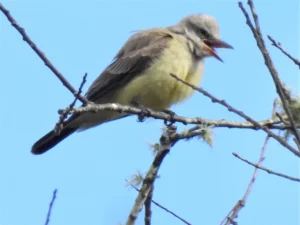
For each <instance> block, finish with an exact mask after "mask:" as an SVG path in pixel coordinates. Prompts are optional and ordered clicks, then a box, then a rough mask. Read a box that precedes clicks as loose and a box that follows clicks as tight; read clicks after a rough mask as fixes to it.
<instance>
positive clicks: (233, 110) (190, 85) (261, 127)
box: [171, 74, 300, 157]
mask: <svg viewBox="0 0 300 225" xmlns="http://www.w3.org/2000/svg"><path fill="white" fill-rule="evenodd" d="M171 76H172V77H174V78H175V79H176V80H178V81H180V82H182V83H184V84H186V85H187V86H189V87H191V88H192V89H194V90H196V91H198V92H200V93H202V94H203V95H205V96H206V97H209V98H210V99H211V100H212V102H214V103H215V102H217V103H219V104H220V105H222V106H224V107H226V108H227V109H228V111H230V112H234V113H235V114H237V115H239V116H241V117H242V118H244V119H245V120H247V121H248V122H250V123H252V124H253V125H254V126H255V127H259V128H260V129H262V130H263V131H265V132H266V133H267V134H268V135H269V136H271V137H272V138H274V139H275V140H277V141H278V142H279V143H280V144H281V145H282V146H284V147H285V148H287V149H288V150H289V151H290V152H292V153H294V154H295V155H296V156H298V157H300V152H299V151H297V150H296V149H295V148H293V147H292V146H291V145H289V144H288V143H287V142H286V141H285V140H284V139H283V138H282V137H280V136H278V135H276V134H274V133H273V132H272V131H271V130H270V129H268V128H267V127H265V126H262V125H261V124H259V123H258V122H257V121H256V120H254V119H252V118H251V117H249V116H247V115H246V114H245V113H243V112H242V111H239V110H237V109H235V108H233V107H232V106H231V105H229V104H228V103H226V102H225V100H220V99H218V98H216V97H214V96H213V95H211V94H210V93H208V92H207V91H205V90H204V89H203V88H200V87H197V86H195V85H192V84H190V83H188V82H186V81H184V80H182V79H180V78H179V77H178V76H176V75H174V74H171Z"/></svg>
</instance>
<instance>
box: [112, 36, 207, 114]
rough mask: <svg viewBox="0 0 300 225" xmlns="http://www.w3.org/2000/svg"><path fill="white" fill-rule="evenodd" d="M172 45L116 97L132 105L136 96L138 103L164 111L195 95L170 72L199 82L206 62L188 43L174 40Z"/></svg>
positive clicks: (188, 80)
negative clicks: (190, 49)
mask: <svg viewBox="0 0 300 225" xmlns="http://www.w3.org/2000/svg"><path fill="white" fill-rule="evenodd" d="M169 46H170V47H169V48H167V49H166V50H165V51H164V52H163V53H162V54H161V56H160V58H159V59H157V60H156V61H154V62H153V64H152V65H151V67H149V68H148V69H146V70H145V71H144V72H143V73H142V74H141V75H139V76H138V77H137V78H135V79H134V80H132V81H131V82H130V83H129V84H127V85H126V86H125V87H124V89H122V90H121V91H120V93H119V94H118V96H117V98H116V99H118V102H119V103H120V104H125V105H128V104H130V103H131V101H132V100H133V99H136V100H137V101H138V103H140V104H142V105H144V106H146V107H148V108H150V109H153V110H157V111H160V110H163V109H168V108H170V106H172V105H173V104H176V103H179V102H182V101H183V100H185V99H186V98H188V97H189V96H191V95H192V93H193V89H192V88H190V87H188V86H187V85H185V84H183V83H181V82H180V81H177V80H176V79H175V78H173V77H171V75H170V73H172V74H175V75H177V76H178V77H180V78H181V79H183V80H185V81H187V82H189V83H191V84H193V85H199V83H200V80H201V77H202V73H203V67H204V62H203V61H199V62H196V61H195V60H194V59H193V56H192V55H191V53H190V51H189V49H188V48H187V46H185V45H184V43H181V42H179V41H177V40H175V39H174V40H172V41H171V42H170V45H169Z"/></svg>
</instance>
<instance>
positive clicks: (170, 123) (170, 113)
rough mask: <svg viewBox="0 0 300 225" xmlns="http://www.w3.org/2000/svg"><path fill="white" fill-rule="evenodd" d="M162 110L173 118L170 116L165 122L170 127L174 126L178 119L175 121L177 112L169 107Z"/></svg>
mask: <svg viewBox="0 0 300 225" xmlns="http://www.w3.org/2000/svg"><path fill="white" fill-rule="evenodd" d="M162 112H164V113H166V114H168V115H169V116H170V117H171V118H170V121H168V120H164V124H165V125H166V126H167V127H170V126H172V125H173V124H174V123H175V122H176V121H174V116H176V113H175V112H173V111H171V110H169V109H164V110H163V111H162Z"/></svg>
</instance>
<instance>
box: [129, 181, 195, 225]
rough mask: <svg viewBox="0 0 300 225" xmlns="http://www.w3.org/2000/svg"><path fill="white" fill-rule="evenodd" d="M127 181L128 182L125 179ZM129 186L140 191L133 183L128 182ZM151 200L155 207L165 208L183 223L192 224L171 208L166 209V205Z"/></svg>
mask: <svg viewBox="0 0 300 225" xmlns="http://www.w3.org/2000/svg"><path fill="white" fill-rule="evenodd" d="M126 182H127V183H129V182H128V181H127V180H126ZM129 184H130V186H131V187H132V188H134V189H135V190H136V191H138V192H140V189H138V188H137V187H136V186H134V185H133V184H131V183H129ZM151 202H152V203H153V204H154V205H156V206H157V207H159V208H161V209H163V210H165V211H166V212H167V213H170V214H171V215H172V216H174V217H176V218H177V219H179V220H181V221H182V222H183V223H185V224H186V225H192V224H191V223H190V222H188V221H186V220H185V219H183V218H182V217H180V216H178V215H177V214H176V213H174V212H172V211H171V210H169V209H167V208H166V207H164V206H162V205H161V204H159V203H158V202H156V201H154V200H153V199H152V200H151Z"/></svg>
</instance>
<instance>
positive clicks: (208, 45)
mask: <svg viewBox="0 0 300 225" xmlns="http://www.w3.org/2000/svg"><path fill="white" fill-rule="evenodd" d="M203 42H204V44H205V45H204V49H205V50H206V51H207V52H208V54H209V55H211V56H213V57H215V58H216V59H218V60H220V61H221V62H223V60H222V59H221V58H220V56H219V55H218V54H217V52H216V50H215V48H229V49H233V47H232V46H231V45H230V44H227V43H226V42H224V41H221V40H203Z"/></svg>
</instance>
